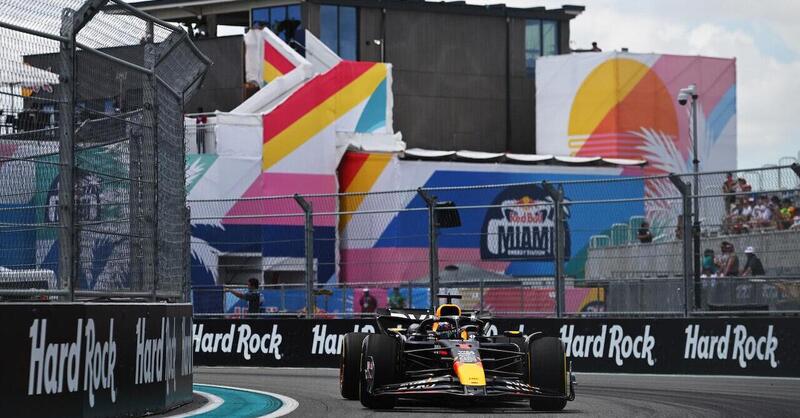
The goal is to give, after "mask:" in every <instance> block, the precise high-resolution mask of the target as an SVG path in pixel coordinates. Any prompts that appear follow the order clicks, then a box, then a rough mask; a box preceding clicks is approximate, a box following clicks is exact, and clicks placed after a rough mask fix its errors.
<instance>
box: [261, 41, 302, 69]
mask: <svg viewBox="0 0 800 418" xmlns="http://www.w3.org/2000/svg"><path fill="white" fill-rule="evenodd" d="M264 60H266V61H267V62H269V63H270V64H272V66H273V67H275V69H276V70H278V71H280V72H281V74H286V73H288V72H289V71H292V70H293V69H294V67H295V65H294V64H292V63H291V61H289V60H288V59H286V57H285V56H283V54H281V53H280V52H278V50H277V49H275V47H274V46H272V44H270V43H269V42H264Z"/></svg>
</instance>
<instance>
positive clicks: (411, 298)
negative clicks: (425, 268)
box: [406, 280, 414, 309]
mask: <svg viewBox="0 0 800 418" xmlns="http://www.w3.org/2000/svg"><path fill="white" fill-rule="evenodd" d="M406 287H407V288H408V306H406V308H408V309H411V307H413V306H414V288H413V287H412V286H411V280H409V281H408V282H406Z"/></svg>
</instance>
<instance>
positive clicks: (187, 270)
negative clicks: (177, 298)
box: [181, 206, 192, 302]
mask: <svg viewBox="0 0 800 418" xmlns="http://www.w3.org/2000/svg"><path fill="white" fill-rule="evenodd" d="M184 211H186V222H184V233H183V239H184V246H183V280H182V281H181V294H182V295H183V302H188V301H189V300H190V292H191V288H192V267H191V264H192V210H191V209H190V208H189V207H188V206H186V207H185V208H184Z"/></svg>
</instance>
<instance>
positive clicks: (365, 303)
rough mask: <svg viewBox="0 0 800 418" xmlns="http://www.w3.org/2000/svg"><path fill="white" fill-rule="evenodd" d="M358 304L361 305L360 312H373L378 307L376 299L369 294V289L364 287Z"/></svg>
mask: <svg viewBox="0 0 800 418" xmlns="http://www.w3.org/2000/svg"><path fill="white" fill-rule="evenodd" d="M358 306H360V307H361V312H375V309H376V308H377V307H378V301H377V300H375V297H374V296H372V295H370V294H369V289H366V288H365V289H364V294H363V295H361V299H359V300H358Z"/></svg>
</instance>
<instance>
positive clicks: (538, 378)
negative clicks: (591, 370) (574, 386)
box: [528, 337, 569, 411]
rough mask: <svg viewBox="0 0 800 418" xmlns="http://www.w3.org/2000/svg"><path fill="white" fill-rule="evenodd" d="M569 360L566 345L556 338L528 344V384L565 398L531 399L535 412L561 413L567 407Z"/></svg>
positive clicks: (542, 339)
mask: <svg viewBox="0 0 800 418" xmlns="http://www.w3.org/2000/svg"><path fill="white" fill-rule="evenodd" d="M568 378H569V376H567V358H566V356H565V355H564V345H563V344H562V343H561V340H559V339H558V338H556V337H542V338H537V339H535V340H533V341H531V342H530V343H529V344H528V380H529V381H528V383H529V384H530V385H531V386H534V387H537V388H541V389H544V390H547V391H549V392H553V393H555V394H560V395H561V396H562V397H563V398H545V397H536V398H531V409H533V410H535V411H560V410H562V409H564V407H565V406H567V385H568V384H569V381H568V380H567V379H568Z"/></svg>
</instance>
